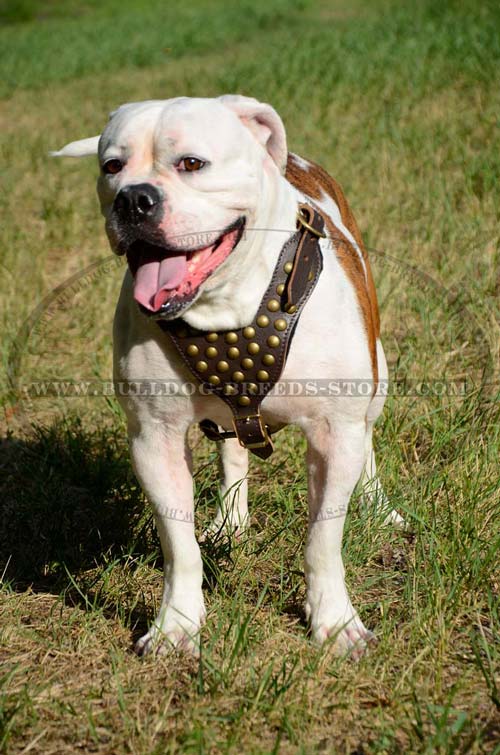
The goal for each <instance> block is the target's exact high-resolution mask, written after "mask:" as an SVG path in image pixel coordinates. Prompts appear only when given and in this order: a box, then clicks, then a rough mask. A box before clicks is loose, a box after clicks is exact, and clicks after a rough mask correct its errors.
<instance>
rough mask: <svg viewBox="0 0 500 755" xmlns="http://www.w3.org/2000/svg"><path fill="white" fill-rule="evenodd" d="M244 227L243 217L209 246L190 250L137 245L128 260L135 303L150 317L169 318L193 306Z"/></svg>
mask: <svg viewBox="0 0 500 755" xmlns="http://www.w3.org/2000/svg"><path fill="white" fill-rule="evenodd" d="M244 227H245V218H244V217H240V218H238V220H236V222H234V223H232V224H231V225H230V226H228V227H227V228H226V229H225V230H224V231H223V233H221V235H220V236H219V237H218V238H217V239H216V241H215V242H214V243H213V244H210V245H209V246H202V247H197V248H196V249H191V250H180V249H172V248H169V247H167V246H157V245H155V244H150V243H149V242H147V241H141V240H137V241H134V242H133V243H132V244H131V245H130V246H129V248H128V250H127V260H128V264H129V267H130V271H131V273H132V275H133V277H134V299H135V300H136V302H137V303H138V304H139V305H140V306H141V308H142V310H143V311H144V312H145V313H146V314H148V315H151V316H156V317H165V318H170V317H174V316H176V315H177V314H178V313H179V312H180V311H181V310H183V309H185V308H186V305H188V304H190V303H191V302H192V301H193V299H194V297H195V296H196V293H197V292H198V290H199V288H200V286H201V285H202V283H203V282H204V281H206V279H207V278H208V277H209V276H210V275H212V273H213V272H214V271H215V270H216V269H217V268H218V267H220V265H222V263H223V262H224V261H225V260H226V259H227V258H228V257H229V255H230V254H231V252H232V251H233V250H234V248H235V247H236V245H237V244H238V242H239V240H240V239H241V236H242V234H243V230H244Z"/></svg>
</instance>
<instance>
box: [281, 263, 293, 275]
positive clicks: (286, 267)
mask: <svg viewBox="0 0 500 755" xmlns="http://www.w3.org/2000/svg"><path fill="white" fill-rule="evenodd" d="M292 269H293V265H292V263H291V262H286V263H285V264H284V266H283V270H284V271H285V273H291V272H292Z"/></svg>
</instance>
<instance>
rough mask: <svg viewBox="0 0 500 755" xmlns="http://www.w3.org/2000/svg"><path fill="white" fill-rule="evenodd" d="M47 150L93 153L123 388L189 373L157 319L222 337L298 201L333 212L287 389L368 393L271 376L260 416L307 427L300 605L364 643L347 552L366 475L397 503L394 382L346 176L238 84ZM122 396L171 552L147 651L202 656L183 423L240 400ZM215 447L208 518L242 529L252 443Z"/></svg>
mask: <svg viewBox="0 0 500 755" xmlns="http://www.w3.org/2000/svg"><path fill="white" fill-rule="evenodd" d="M53 154H54V155H55V156H62V157H82V156H86V155H95V154H97V155H98V159H99V165H100V175H99V179H98V184H97V187H98V194H99V199H100V203H101V208H102V213H103V215H104V218H105V221H106V230H107V234H108V237H109V241H110V244H111V247H112V249H113V250H114V251H115V252H116V253H118V254H125V255H126V256H127V260H128V269H127V272H126V274H125V278H124V281H123V285H122V289H121V293H120V297H119V301H118V305H117V308H116V315H115V321H114V378H115V381H116V382H117V384H123V383H126V382H127V381H143V384H149V385H151V384H156V383H164V382H165V381H167V382H170V381H173V382H175V381H177V383H176V384H178V385H182V384H189V383H192V382H193V377H192V375H191V373H190V371H189V370H188V369H187V367H186V364H185V363H184V362H183V361H182V360H181V359H180V358H179V354H178V353H177V351H176V349H175V348H174V346H173V344H172V342H171V340H170V339H169V338H168V337H167V336H166V335H165V333H164V332H163V330H162V329H161V328H160V327H159V324H158V320H162V321H163V322H169V321H179V320H180V319H182V321H183V323H185V324H186V326H187V327H189V328H192V329H196V330H199V331H207V332H211V331H213V332H214V333H222V334H223V333H227V332H232V331H234V330H236V329H239V328H243V327H245V326H248V324H249V323H250V322H252V319H253V318H254V316H255V313H256V312H257V309H258V307H259V304H260V301H261V298H262V297H263V294H264V292H265V291H266V289H267V288H268V286H269V282H270V280H271V278H272V275H273V270H274V269H275V266H276V263H277V260H278V257H279V255H280V252H281V250H282V248H283V246H284V244H285V243H286V242H287V240H288V239H289V238H290V236H291V235H292V234H293V233H294V232H295V231H296V227H297V226H296V222H297V208H298V205H299V203H306V204H307V205H309V206H312V207H314V208H315V209H316V210H318V212H319V213H321V216H322V217H323V219H324V221H325V223H326V236H325V237H324V238H321V239H320V240H319V242H318V243H319V244H320V248H321V254H322V258H323V269H322V272H321V274H320V275H319V277H318V280H317V283H316V285H315V287H314V290H313V291H312V294H311V295H310V297H309V299H308V301H307V303H306V304H305V306H304V307H303V309H302V311H301V313H300V318H299V319H298V322H297V325H296V327H295V331H294V334H293V340H292V341H291V345H290V349H289V353H288V357H287V359H286V364H285V366H284V369H283V372H282V380H283V384H284V385H285V386H286V385H287V384H289V383H293V384H295V383H298V384H299V385H304V384H308V385H316V386H317V385H319V384H321V385H323V384H331V381H343V383H342V384H344V385H345V384H348V385H350V386H357V385H358V384H359V381H360V380H361V381H362V383H363V385H366V384H367V383H368V384H369V388H370V389H369V390H368V391H366V390H359V391H357V390H356V389H355V390H351V391H350V392H349V395H345V394H344V392H342V391H341V392H340V393H339V392H338V391H335V390H334V391H326V392H324V391H323V390H317V391H316V395H315V396H314V397H312V396H311V395H296V396H293V397H291V396H289V395H287V393H286V391H280V390H278V386H275V387H274V388H273V389H272V390H271V391H270V392H269V393H268V394H267V395H266V397H265V398H264V400H263V402H262V405H261V413H262V419H263V422H264V423H265V424H266V426H269V427H275V426H283V425H286V424H289V423H293V424H295V425H298V426H299V427H300V428H301V430H302V431H303V432H304V434H305V436H306V438H307V446H308V450H307V470H308V479H309V482H308V489H309V530H308V536H307V543H306V547H305V574H306V582H307V601H306V614H307V617H308V619H309V622H310V626H311V632H312V636H313V638H314V640H316V641H317V642H319V643H322V642H324V641H325V640H326V639H327V638H329V637H333V638H335V643H336V648H337V650H338V652H339V653H348V652H349V653H351V654H353V655H354V656H358V655H360V654H361V653H362V652H363V649H364V648H365V646H366V643H367V642H368V641H369V640H370V639H371V638H372V637H373V635H372V633H371V632H370V631H368V630H367V629H366V628H365V626H364V625H363V622H362V621H361V619H360V617H359V615H358V613H357V611H356V610H355V609H354V607H353V606H352V604H351V600H350V598H349V594H348V591H347V588H346V584H345V579H344V565H343V562H342V554H341V542H342V532H343V528H344V521H345V516H346V512H347V507H348V503H349V499H350V496H351V493H352V492H353V489H354V487H355V485H356V483H357V482H358V481H359V480H360V479H361V480H362V483H363V486H364V492H365V497H366V499H368V500H369V501H371V503H372V505H373V506H379V507H383V508H384V510H385V511H386V512H387V518H388V519H392V520H393V521H399V516H398V515H397V514H396V513H395V512H393V511H390V509H389V508H388V504H387V500H386V498H385V496H384V493H383V491H382V488H381V485H380V482H379V480H378V478H377V472H376V465H375V457H374V452H373V447H372V432H373V425H374V422H375V420H376V419H377V417H379V415H380V413H381V412H382V408H383V405H384V400H385V397H384V393H385V392H384V391H380V390H377V388H378V386H380V384H381V383H385V381H386V380H387V365H386V360H385V357H384V351H383V349H382V345H381V342H380V339H379V315H378V310H377V299H376V294H375V288H374V284H373V279H372V275H371V272H370V266H369V262H368V258H367V254H366V251H365V248H364V246H363V242H362V240H361V236H360V233H359V231H358V228H357V225H356V222H355V220H354V218H353V216H352V214H351V211H350V209H349V206H348V204H347V202H346V200H345V197H344V195H343V193H342V191H341V189H340V187H339V185H338V184H337V183H336V182H335V181H334V180H333V179H332V178H331V177H330V176H329V175H328V174H327V173H325V172H324V171H323V170H322V169H321V168H319V167H318V166H317V165H315V164H314V163H312V162H309V161H307V160H304V159H303V158H301V157H298V156H297V155H294V154H288V151H287V141H286V134H285V129H284V126H283V123H282V121H281V119H280V117H279V115H278V114H277V113H276V111H275V110H274V109H273V108H272V107H271V106H270V105H268V104H264V103H261V102H258V101H257V100H255V99H252V98H249V97H243V96H239V95H226V96H223V97H218V98H215V99H203V98H187V97H179V98H175V99H170V100H161V101H157V100H151V101H146V102H137V103H130V104H126V105H122V106H121V107H120V108H118V110H116V111H115V112H114V113H112V114H111V116H110V120H109V122H108V124H107V126H106V127H105V129H104V131H103V133H102V134H101V135H100V136H95V137H92V138H88V139H83V140H80V141H76V142H72V143H70V144H68V145H66V146H65V147H64V148H63V149H61V150H60V151H59V152H55V153H53ZM222 343H223V347H224V348H226V346H225V345H224V341H222ZM207 348H208V347H207ZM237 351H238V349H236V351H235V352H233V353H236V352H237ZM222 356H224V354H222ZM247 361H248V360H247ZM250 361H251V360H250ZM241 369H243V367H242V368H241ZM321 381H323V382H321ZM141 393H143V392H141ZM118 398H119V400H120V402H121V405H122V407H123V410H124V411H125V414H126V416H127V420H128V433H129V442H130V453H131V457H132V462H133V466H134V470H135V473H136V475H137V477H138V479H139V481H140V483H141V485H142V487H143V489H144V492H145V493H146V495H147V497H148V499H149V501H150V502H151V505H152V507H153V510H154V514H155V520H156V524H157V527H158V532H159V535H160V540H161V545H162V550H163V556H164V560H165V567H164V589H163V597H162V603H161V608H160V611H159V613H158V616H157V617H156V619H155V621H154V622H153V624H152V626H151V628H150V629H149V631H148V633H147V634H146V635H145V636H144V637H142V638H141V639H140V640H139V641H138V642H137V645H136V651H137V652H138V653H139V654H145V653H148V652H150V651H152V650H161V649H165V648H166V647H169V646H174V647H177V648H184V649H188V650H191V651H193V652H195V653H196V652H197V649H198V647H199V641H200V628H201V625H202V624H203V621H204V618H205V603H204V599H203V593H202V560H201V555H200V549H199V546H198V543H197V540H196V537H195V528H194V499H193V479H192V471H191V470H192V467H191V457H190V451H189V448H188V445H187V442H186V434H187V431H188V428H189V427H190V426H191V425H192V424H193V423H196V422H200V421H201V420H204V419H210V420H212V421H213V422H214V423H216V424H217V426H218V427H220V428H223V429H226V430H228V429H230V428H231V423H232V417H231V410H230V408H229V407H228V406H227V404H226V403H224V401H222V400H221V399H220V398H219V397H218V396H216V395H213V394H210V392H206V391H205V392H204V391H196V390H195V391H180V392H179V393H177V394H176V395H174V396H172V395H168V396H162V395H158V394H157V392H155V391H150V392H149V394H148V392H147V391H146V395H133V394H132V393H131V392H129V394H128V395H120V391H118ZM220 445H221V448H220V450H221V455H222V469H223V478H222V481H221V493H222V495H221V500H222V502H223V503H222V504H221V506H220V508H219V510H218V511H217V513H216V516H215V521H214V527H215V528H224V527H225V528H227V529H228V530H229V531H230V532H232V533H234V532H235V531H237V532H241V531H242V530H243V529H244V528H246V527H247V526H248V521H249V518H248V509H247V472H248V451H247V450H246V449H245V448H244V447H242V445H240V443H239V442H238V440H237V439H236V438H232V439H229V440H225V441H224V442H223V443H221V444H220Z"/></svg>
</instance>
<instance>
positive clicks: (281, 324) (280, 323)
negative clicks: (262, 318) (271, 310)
mask: <svg viewBox="0 0 500 755" xmlns="http://www.w3.org/2000/svg"><path fill="white" fill-rule="evenodd" d="M274 327H275V328H276V330H286V320H285V319H284V318H283V317H280V318H279V320H275V321H274Z"/></svg>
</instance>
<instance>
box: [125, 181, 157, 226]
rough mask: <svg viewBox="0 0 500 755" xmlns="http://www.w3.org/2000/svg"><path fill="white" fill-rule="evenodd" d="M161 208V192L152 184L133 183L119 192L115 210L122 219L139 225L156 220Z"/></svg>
mask: <svg viewBox="0 0 500 755" xmlns="http://www.w3.org/2000/svg"><path fill="white" fill-rule="evenodd" d="M160 208H161V194H160V192H159V190H158V189H157V188H156V186H153V185H152V184H131V185H130V186H124V188H123V189H122V190H121V191H119V192H118V194H117V195H116V198H115V201H114V210H115V212H116V213H117V215H118V216H119V217H120V219H121V220H124V221H126V222H129V223H130V222H131V223H133V224H134V225H139V224H140V223H143V222H144V221H146V220H155V219H156V218H157V217H158V215H159V212H160Z"/></svg>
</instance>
